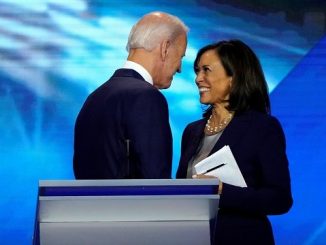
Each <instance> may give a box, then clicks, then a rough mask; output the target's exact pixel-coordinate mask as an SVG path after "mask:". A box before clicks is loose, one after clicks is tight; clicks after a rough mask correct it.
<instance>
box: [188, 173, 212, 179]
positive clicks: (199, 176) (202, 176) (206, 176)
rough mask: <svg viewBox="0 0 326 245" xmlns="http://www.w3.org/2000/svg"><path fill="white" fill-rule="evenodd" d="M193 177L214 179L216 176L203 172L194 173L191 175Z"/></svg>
mask: <svg viewBox="0 0 326 245" xmlns="http://www.w3.org/2000/svg"><path fill="white" fill-rule="evenodd" d="M192 178H193V179H216V178H217V177H215V176H213V175H205V174H194V175H193V176H192Z"/></svg>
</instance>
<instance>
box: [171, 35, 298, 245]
mask: <svg viewBox="0 0 326 245" xmlns="http://www.w3.org/2000/svg"><path fill="white" fill-rule="evenodd" d="M194 70H195V73H196V84H197V86H198V89H199V93H200V102H201V103H202V104H206V105H209V107H208V109H207V110H206V111H205V113H204V115H203V119H201V120H198V121H195V122H192V123H190V124H189V125H188V126H187V127H186V129H185V131H184V133H183V136H182V145H181V158H180V163H179V168H178V171H177V178H192V177H195V178H204V177H210V176H204V175H196V172H195V171H194V165H195V164H196V163H198V162H199V161H200V160H202V159H204V158H206V157H207V156H209V155H211V154H213V153H214V152H216V151H218V150H219V149H221V148H222V147H223V146H225V145H229V147H230V149H231V151H232V153H233V155H234V158H235V160H236V162H237V164H238V166H239V169H240V171H241V173H242V175H243V177H244V180H245V182H246V185H247V187H238V186H234V185H231V184H227V183H222V182H221V181H220V184H219V190H218V193H219V194H220V203H219V211H218V215H217V219H216V223H215V228H214V230H213V232H214V234H212V240H213V243H214V244H215V243H216V244H231V245H232V244H264V245H266V244H274V238H273V232H272V228H271V224H270V222H269V220H268V218H267V215H272V214H282V213H286V212H287V211H288V210H289V209H290V207H291V206H292V195H291V186H290V174H289V169H288V160H287V156H286V151H285V136H284V133H283V130H282V128H281V125H280V123H279V121H278V120H277V119H276V118H275V117H273V116H271V115H270V102H269V95H268V88H267V83H266V81H265V77H264V74H263V71H262V68H261V65H260V62H259V60H258V58H257V56H256V55H255V54H254V52H253V51H252V50H251V49H250V48H249V47H248V46H247V45H246V44H244V43H243V42H241V41H239V40H230V41H221V42H218V43H215V44H211V45H208V46H205V47H203V48H202V49H201V50H200V51H199V52H198V54H197V57H196V59H195V62H194Z"/></svg>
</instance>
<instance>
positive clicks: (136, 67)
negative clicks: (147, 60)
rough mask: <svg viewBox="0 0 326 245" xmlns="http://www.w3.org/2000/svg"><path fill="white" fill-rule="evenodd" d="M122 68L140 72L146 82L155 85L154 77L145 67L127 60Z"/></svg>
mask: <svg viewBox="0 0 326 245" xmlns="http://www.w3.org/2000/svg"><path fill="white" fill-rule="evenodd" d="M122 68H125V69H132V70H134V71H136V72H138V73H139V74H140V75H141V76H142V77H143V78H144V79H145V81H146V82H148V83H150V84H152V85H153V78H152V76H151V75H150V74H149V72H148V71H147V70H146V69H145V68H144V67H143V66H141V65H139V64H137V63H135V62H133V61H130V60H127V61H126V63H125V64H124V66H123V67H122Z"/></svg>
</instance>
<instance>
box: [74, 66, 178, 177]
mask: <svg viewBox="0 0 326 245" xmlns="http://www.w3.org/2000/svg"><path fill="white" fill-rule="evenodd" d="M128 142H129V143H128ZM128 152H129V153H128ZM127 155H129V157H128V156H127ZM73 163H74V173H75V177H76V178H77V179H122V178H134V179H136V178H147V179H151V178H153V179H154V178H171V165H172V134H171V128H170V124H169V113H168V105H167V102H166V99H165V98H164V96H163V95H162V93H161V92H160V91H159V90H158V89H156V88H155V87H154V86H152V85H151V84H149V83H148V82H146V81H145V80H144V79H143V78H142V77H141V76H140V75H139V74H138V73H137V72H135V71H133V70H131V69H119V70H117V71H116V72H115V73H114V75H113V76H112V77H111V78H110V79H109V80H108V81H107V82H106V83H104V84H103V85H102V86H100V87H99V88H98V89H96V90H95V91H94V92H93V93H92V94H90V95H89V97H88V98H87V100H86V102H85V103H84V105H83V107H82V109H81V111H80V112H79V114H78V117H77V120H76V124H75V135H74V159H73Z"/></svg>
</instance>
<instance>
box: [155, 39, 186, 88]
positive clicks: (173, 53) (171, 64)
mask: <svg viewBox="0 0 326 245" xmlns="http://www.w3.org/2000/svg"><path fill="white" fill-rule="evenodd" d="M186 48H187V37H186V34H183V35H180V36H179V37H178V38H177V39H176V40H175V42H174V43H173V44H171V45H170V46H169V47H168V49H167V56H166V59H165V60H164V61H163V62H162V65H161V67H158V69H159V71H158V73H157V75H158V76H157V79H155V81H156V82H155V83H154V85H155V86H156V87H157V88H159V89H164V88H169V87H170V86H171V82H172V79H173V76H174V74H175V73H176V72H178V73H180V72H181V65H182V64H181V63H182V58H183V57H184V56H185V52H186Z"/></svg>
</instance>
